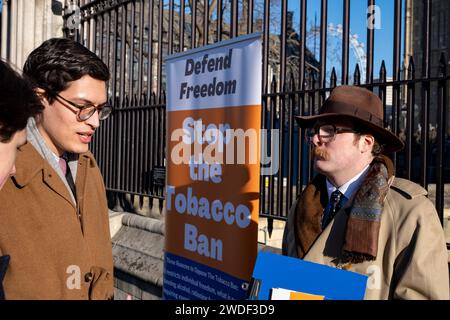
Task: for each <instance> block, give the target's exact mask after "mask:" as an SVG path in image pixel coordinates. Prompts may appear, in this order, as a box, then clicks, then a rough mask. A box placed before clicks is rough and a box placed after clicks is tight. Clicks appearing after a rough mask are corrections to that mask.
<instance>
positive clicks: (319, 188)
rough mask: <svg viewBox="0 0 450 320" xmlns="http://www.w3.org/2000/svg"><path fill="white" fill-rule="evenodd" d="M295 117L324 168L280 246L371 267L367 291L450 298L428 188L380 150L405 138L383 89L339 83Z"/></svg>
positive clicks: (316, 258)
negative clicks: (398, 172) (398, 171)
mask: <svg viewBox="0 0 450 320" xmlns="http://www.w3.org/2000/svg"><path fill="white" fill-rule="evenodd" d="M297 121H298V123H299V125H300V126H302V127H306V128H308V129H307V131H306V136H307V139H308V140H309V142H310V143H311V144H312V146H313V150H312V152H313V156H314V166H315V169H316V171H317V172H318V173H319V174H318V175H317V176H316V177H315V178H314V179H313V180H312V181H311V182H310V184H309V185H308V186H307V187H306V188H305V189H304V191H303V192H302V194H301V195H300V196H299V198H298V199H297V200H296V201H295V203H294V204H293V206H292V208H291V212H290V213H289V216H288V221H287V223H286V228H285V232H284V236H283V254H285V255H289V256H292V257H298V258H301V259H304V260H307V261H312V262H316V263H321V264H325V265H329V266H333V267H337V268H343V269H346V270H349V271H354V272H358V273H361V274H365V275H368V276H369V278H368V282H367V289H366V294H365V298H366V299H449V275H448V265H447V259H448V258H447V249H446V243H445V239H444V232H443V229H442V226H441V225H440V223H439V219H438V215H437V212H436V209H435V208H434V206H433V204H432V203H431V201H430V200H428V198H427V197H426V195H427V191H426V190H425V189H423V188H422V187H420V186H419V185H417V184H415V183H413V182H411V181H409V180H405V179H400V178H396V177H395V176H394V170H393V164H392V162H391V160H390V159H389V158H388V157H386V156H384V155H383V154H384V153H390V152H396V151H398V150H400V149H401V148H402V147H403V143H402V142H401V140H400V139H398V138H397V137H396V136H395V135H394V134H392V133H391V132H390V131H388V130H385V129H384V128H383V106H382V103H381V101H380V99H379V98H378V96H376V95H375V94H373V93H372V92H370V91H368V90H366V89H362V88H358V87H352V86H340V87H337V88H335V89H334V90H333V92H332V93H331V95H330V97H329V98H328V99H327V100H326V101H325V103H324V105H323V106H322V108H321V110H320V112H319V115H316V116H305V117H297Z"/></svg>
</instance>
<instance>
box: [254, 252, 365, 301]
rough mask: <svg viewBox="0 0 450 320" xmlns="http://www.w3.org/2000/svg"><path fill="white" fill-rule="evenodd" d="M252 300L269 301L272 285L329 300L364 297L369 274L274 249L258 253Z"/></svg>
mask: <svg viewBox="0 0 450 320" xmlns="http://www.w3.org/2000/svg"><path fill="white" fill-rule="evenodd" d="M252 277H253V280H252V285H251V288H250V297H249V298H250V299H258V300H268V299H269V298H270V293H271V289H272V288H283V289H288V290H293V291H298V292H302V293H308V294H313V295H319V296H325V299H326V300H361V299H364V294H365V291H366V284H367V278H368V277H367V276H365V275H362V274H359V273H355V272H351V271H346V270H342V269H337V268H332V267H329V266H325V265H322V264H318V263H313V262H308V261H304V260H300V259H296V258H291V257H287V256H282V255H279V254H274V253H270V252H260V253H258V256H257V259H256V264H255V268H254V270H253V276H252Z"/></svg>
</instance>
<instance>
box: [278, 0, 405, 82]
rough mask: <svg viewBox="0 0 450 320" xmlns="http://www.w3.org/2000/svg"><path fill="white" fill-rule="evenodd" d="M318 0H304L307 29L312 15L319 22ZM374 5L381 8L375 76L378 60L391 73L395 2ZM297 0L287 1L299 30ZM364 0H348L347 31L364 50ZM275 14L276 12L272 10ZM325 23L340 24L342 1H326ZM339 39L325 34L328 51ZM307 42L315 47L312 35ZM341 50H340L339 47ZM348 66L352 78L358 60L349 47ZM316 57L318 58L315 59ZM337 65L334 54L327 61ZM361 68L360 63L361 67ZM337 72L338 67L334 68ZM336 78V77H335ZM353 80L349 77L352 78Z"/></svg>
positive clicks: (376, 41) (377, 71) (337, 44)
mask: <svg viewBox="0 0 450 320" xmlns="http://www.w3.org/2000/svg"><path fill="white" fill-rule="evenodd" d="M320 2H321V1H320V0H308V1H307V30H309V29H310V27H311V26H312V25H314V20H315V17H317V25H320ZM376 5H377V6H378V7H379V8H380V12H381V29H376V30H375V45H374V47H375V52H374V77H375V78H378V74H379V70H380V66H381V61H382V60H383V59H384V60H385V64H386V68H387V75H388V77H389V76H392V68H393V66H392V57H393V47H394V45H393V41H394V35H393V30H394V1H393V0H377V1H376ZM404 5H405V4H404V1H403V3H402V15H403V14H404V8H405V7H404ZM299 6H300V0H297V1H288V10H289V11H294V28H295V29H296V31H299V29H300V27H299V25H300V9H299ZM366 11H367V1H366V0H352V1H351V2H350V33H351V34H353V35H357V36H358V41H359V42H360V43H362V44H363V46H364V47H363V50H364V52H365V51H366V47H367V28H366V19H367V16H366ZM274 14H275V13H274ZM402 21H403V19H402ZM328 23H332V24H333V25H335V26H336V25H338V24H342V23H343V0H329V1H328ZM403 28H404V24H403V23H402V34H401V36H402V41H401V43H402V48H403V43H404V39H403V33H404V29H403ZM315 41H316V48H317V57H319V48H320V46H319V45H320V38H316V39H315ZM340 41H341V40H340V39H338V38H337V37H328V42H329V45H328V50H329V52H331V51H330V50H331V47H330V46H332V47H334V48H336V47H337V48H338V49H340V48H341V47H339V46H340ZM307 45H308V47H309V49H310V50H311V51H313V48H314V38H312V39H310V40H309V41H308V42H307ZM338 51H340V50H338ZM350 53H351V54H350V67H349V74H350V79H353V71H354V69H355V66H356V63H357V59H356V56H355V55H354V54H353V52H352V50H350ZM402 58H403V57H402ZM318 60H319V59H318ZM331 63H333V64H337V66H336V67H337V68H339V65H340V63H341V62H340V57H335V58H334V59H332V60H331V61H328V62H327V64H331ZM360 67H361V66H360ZM329 68H331V66H329V65H328V66H327V71H330V70H329ZM337 71H338V73H339V72H340V70H337ZM338 78H339V76H338ZM351 81H352V80H351Z"/></svg>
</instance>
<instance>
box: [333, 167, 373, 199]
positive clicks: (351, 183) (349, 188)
mask: <svg viewBox="0 0 450 320" xmlns="http://www.w3.org/2000/svg"><path fill="white" fill-rule="evenodd" d="M368 171H369V165H367V166H365V167H364V169H362V170H361V171H360V172H359V173H358V174H357V175H356V176H354V177H353V178H351V179H350V180H348V181H347V182H346V183H344V184H343V185H342V186H340V187H339V188H336V187H335V186H334V185H333V184H332V183H331V182H330V181H329V180H328V178H327V180H326V181H327V192H328V200H329V199H330V198H331V194H332V193H333V192H334V191H336V189H339V191H340V192H341V193H342V194H343V195H344V196H345V198H347V199H350V198H351V197H352V195H353V194H354V193H355V191H356V190H358V188H359V186H360V185H361V183H362V182H363V180H364V178H365V177H366V175H367V172H368Z"/></svg>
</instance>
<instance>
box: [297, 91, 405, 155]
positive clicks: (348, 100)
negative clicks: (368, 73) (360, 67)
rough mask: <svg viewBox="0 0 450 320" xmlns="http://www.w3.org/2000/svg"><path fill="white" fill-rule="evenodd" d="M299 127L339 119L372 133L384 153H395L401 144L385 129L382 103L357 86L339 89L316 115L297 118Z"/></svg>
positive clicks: (372, 94) (376, 97)
mask: <svg viewBox="0 0 450 320" xmlns="http://www.w3.org/2000/svg"><path fill="white" fill-rule="evenodd" d="M295 118H296V120H297V122H298V124H299V126H300V127H307V128H308V127H312V126H313V125H314V124H315V123H316V122H317V121H324V122H328V121H329V122H330V123H332V122H333V121H335V120H338V119H350V120H352V121H353V122H354V123H355V124H359V125H360V126H361V127H362V128H364V129H367V130H365V131H366V132H367V133H370V134H373V136H374V137H375V138H376V139H377V141H378V142H379V143H380V144H382V145H383V146H384V151H385V152H386V153H388V152H396V151H399V150H401V149H402V148H403V142H402V141H401V140H400V139H399V138H398V137H397V136H396V135H395V134H393V133H392V132H390V131H389V130H386V129H385V128H384V119H383V118H384V116H383V104H382V102H381V100H380V98H379V97H378V96H377V95H376V94H374V93H373V92H371V91H369V90H367V89H364V88H360V87H356V86H339V87H336V88H335V89H334V90H333V91H332V92H331V94H330V96H329V97H328V99H327V100H325V102H324V104H323V105H322V107H321V108H320V111H319V114H318V115H315V116H303V117H301V116H296V117H295Z"/></svg>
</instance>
